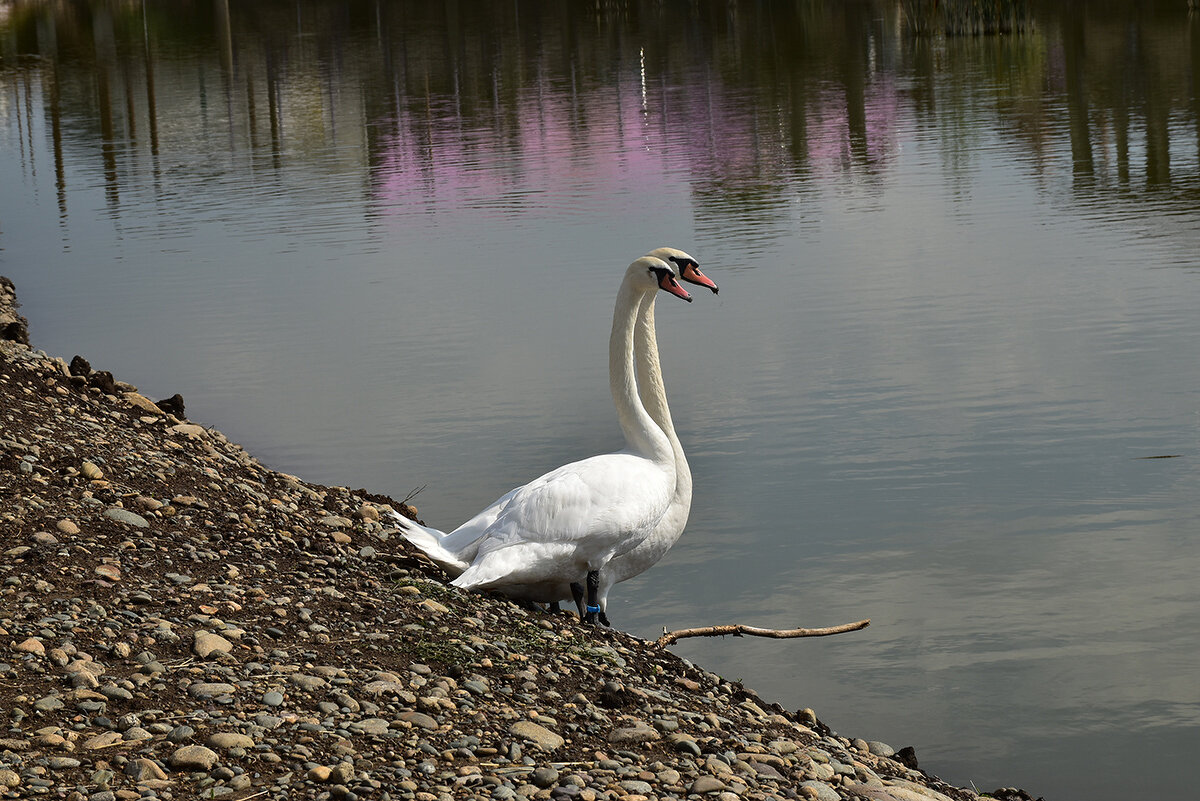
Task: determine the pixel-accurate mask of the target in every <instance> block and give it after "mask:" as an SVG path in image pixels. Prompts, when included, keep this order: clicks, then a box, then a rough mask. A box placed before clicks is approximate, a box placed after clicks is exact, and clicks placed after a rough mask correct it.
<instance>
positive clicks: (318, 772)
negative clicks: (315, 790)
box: [308, 765, 333, 784]
mask: <svg viewBox="0 0 1200 801" xmlns="http://www.w3.org/2000/svg"><path fill="white" fill-rule="evenodd" d="M332 775H333V768H330V767H327V766H325V765H317V766H316V767H314V768H312V769H310V770H309V771H308V780H309V781H310V782H316V783H317V784H325V783H326V782H328V781H329V777H330V776H332Z"/></svg>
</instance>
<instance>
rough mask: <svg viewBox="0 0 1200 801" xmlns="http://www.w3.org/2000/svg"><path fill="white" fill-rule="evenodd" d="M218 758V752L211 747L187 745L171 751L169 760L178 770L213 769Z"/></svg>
mask: <svg viewBox="0 0 1200 801" xmlns="http://www.w3.org/2000/svg"><path fill="white" fill-rule="evenodd" d="M217 759H218V757H217V752H216V751H213V750H212V749H211V748H205V747H204V746H202V745H185V746H183V747H182V748H177V749H175V750H174V751H173V752H171V756H170V757H169V758H168V759H167V762H168V763H169V764H170V765H171V767H172V768H175V769H176V770H211V769H212V766H213V765H215V764H217Z"/></svg>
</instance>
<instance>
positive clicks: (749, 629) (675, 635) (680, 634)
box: [654, 618, 871, 648]
mask: <svg viewBox="0 0 1200 801" xmlns="http://www.w3.org/2000/svg"><path fill="white" fill-rule="evenodd" d="M869 625H871V621H870V619H869V618H868V619H867V620H859V621H857V622H855V623H843V624H842V625H840V626H829V627H827V628H823V629H760V628H757V627H756V626H743V625H741V624H739V623H734V624H731V625H728V626H701V627H700V628H696V629H678V630H676V631H665V630H664V631H663V636H661V637H659V638H658V639H657V640H655V641H654V644H655V645H657V646H658V647H659V648H666V647H667V646H668V645H670V644H671V643H673V642H675V641H677V640H682V639H683V638H685V637H724V636H725V635H726V634H732V635H733V636H734V637H741V636H742V635H743V634H749V635H751V636H752V637H774V638H775V639H779V640H784V639H790V638H792V637H828V636H829V635H830V634H844V633H845V632H847V631H858V630H859V629H865V628H866V627H867V626H869Z"/></svg>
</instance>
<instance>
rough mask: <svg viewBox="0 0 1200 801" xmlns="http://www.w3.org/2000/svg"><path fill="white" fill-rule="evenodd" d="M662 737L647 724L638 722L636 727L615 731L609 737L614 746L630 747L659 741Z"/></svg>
mask: <svg viewBox="0 0 1200 801" xmlns="http://www.w3.org/2000/svg"><path fill="white" fill-rule="evenodd" d="M660 737H662V735H661V734H659V733H658V732H657V731H655V730H654V729H652V728H650V727H649V726H647V725H646V724H645V723H642V722H641V721H638V725H636V726H627V727H624V728H620V729H613V730H612V732H611V733H610V734H609V735H608V741H609V742H610V743H612V744H613V745H628V744H634V743H648V742H650V741H651V740H657V739H659V738H660Z"/></svg>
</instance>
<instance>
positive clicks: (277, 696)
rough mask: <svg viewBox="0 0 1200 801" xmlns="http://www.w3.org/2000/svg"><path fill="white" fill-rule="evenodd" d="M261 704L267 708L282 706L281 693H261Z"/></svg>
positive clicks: (272, 691)
mask: <svg viewBox="0 0 1200 801" xmlns="http://www.w3.org/2000/svg"><path fill="white" fill-rule="evenodd" d="M262 700H263V703H264V704H266V705H267V706H283V693H281V692H279V691H278V690H271V691H269V692H265V693H263V699H262Z"/></svg>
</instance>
